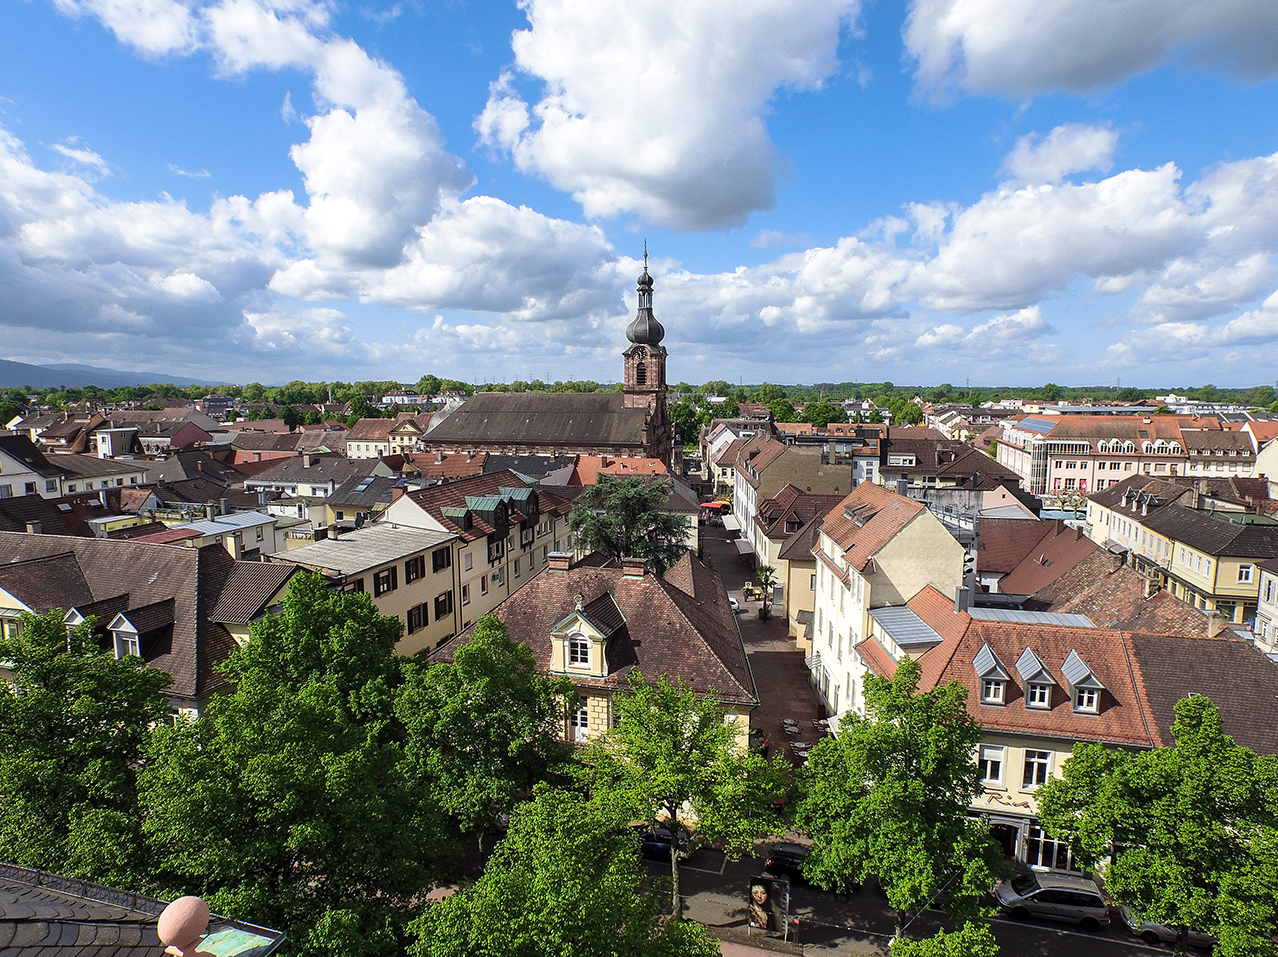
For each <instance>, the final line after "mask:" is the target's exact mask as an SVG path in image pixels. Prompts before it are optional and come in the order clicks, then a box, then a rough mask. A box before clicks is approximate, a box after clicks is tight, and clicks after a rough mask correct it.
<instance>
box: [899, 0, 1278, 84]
mask: <svg viewBox="0 0 1278 957" xmlns="http://www.w3.org/2000/svg"><path fill="white" fill-rule="evenodd" d="M1276 36H1278V5H1276V4H1274V3H1272V2H1271V0H1209V2H1204V0H1033V2H1025V0H913V2H912V3H911V6H910V13H909V17H908V19H907V21H906V26H905V43H906V47H907V49H908V51H909V53H910V55H911V56H912V57H914V59H915V60H916V61H917V70H916V72H915V79H916V82H917V84H918V86H919V88H920V89H921V90H922V91H923V92H925V93H926V94H928V95H931V96H934V97H937V96H943V95H944V94H945V92H946V91H947V90H950V89H953V88H956V87H957V88H961V89H964V90H966V91H968V92H972V93H989V94H996V95H1001V96H1011V97H1023V96H1033V95H1035V94H1038V93H1044V92H1048V91H1053V90H1071V91H1075V92H1081V91H1087V90H1096V89H1103V88H1106V87H1111V86H1114V85H1116V84H1119V83H1121V82H1123V81H1124V80H1126V79H1128V78H1130V77H1133V76H1136V75H1139V74H1141V73H1145V72H1147V71H1149V70H1152V69H1154V68H1155V67H1157V66H1159V65H1160V64H1162V63H1165V62H1168V61H1177V60H1180V61H1187V62H1194V63H1199V64H1202V65H1205V66H1208V67H1211V68H1214V69H1223V70H1225V71H1227V72H1231V73H1235V74H1240V75H1243V76H1247V77H1250V78H1253V79H1261V78H1268V77H1271V76H1274V75H1275V73H1278V43H1276V42H1275V37H1276Z"/></svg>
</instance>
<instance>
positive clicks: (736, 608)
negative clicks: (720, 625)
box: [728, 595, 741, 612]
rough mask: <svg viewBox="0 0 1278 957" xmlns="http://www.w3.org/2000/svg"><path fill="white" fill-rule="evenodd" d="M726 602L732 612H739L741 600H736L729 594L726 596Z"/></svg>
mask: <svg viewBox="0 0 1278 957" xmlns="http://www.w3.org/2000/svg"><path fill="white" fill-rule="evenodd" d="M728 604H729V605H731V606H732V610H733V611H734V612H739V611H740V610H741V602H739V601H737V600H736V599H735V598H733V597H732V596H731V595H729V596H728Z"/></svg>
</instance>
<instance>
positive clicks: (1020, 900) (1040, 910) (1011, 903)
mask: <svg viewBox="0 0 1278 957" xmlns="http://www.w3.org/2000/svg"><path fill="white" fill-rule="evenodd" d="M994 897H995V899H996V900H997V901H998V904H999V906H1000V907H1002V908H1003V910H1004V911H1005V912H1006V913H1007V914H1008V915H1009V916H1011V917H1013V918H1015V919H1017V920H1024V919H1025V918H1026V917H1044V918H1047V919H1048V920H1063V921H1069V922H1071V923H1075V924H1081V925H1082V926H1083V928H1084V929H1086V930H1099V929H1100V928H1101V927H1103V926H1105V925H1107V924H1108V923H1109V903H1108V901H1106V899H1105V895H1104V893H1102V891H1101V889H1100V888H1099V887H1097V886H1096V882H1095V881H1094V880H1092V879H1091V878H1090V877H1083V876H1082V875H1081V874H1058V873H1054V872H1053V873H1046V874H1022V875H1021V876H1019V877H1014V878H1012V879H1011V880H1010V881H1001V882H1000V883H999V884H998V885H997V886H996V887H995V888H994Z"/></svg>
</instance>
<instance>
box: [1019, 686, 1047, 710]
mask: <svg viewBox="0 0 1278 957" xmlns="http://www.w3.org/2000/svg"><path fill="white" fill-rule="evenodd" d="M1025 706H1026V707H1028V708H1042V709H1046V708H1050V707H1051V706H1052V686H1051V685H1047V684H1038V683H1032V684H1030V686H1029V687H1028V688H1027V689H1026V692H1025Z"/></svg>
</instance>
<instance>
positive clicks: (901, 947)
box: [892, 921, 998, 957]
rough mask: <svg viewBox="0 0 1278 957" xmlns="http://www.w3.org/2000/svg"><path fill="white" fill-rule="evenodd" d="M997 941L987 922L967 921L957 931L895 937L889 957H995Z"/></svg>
mask: <svg viewBox="0 0 1278 957" xmlns="http://www.w3.org/2000/svg"><path fill="white" fill-rule="evenodd" d="M997 954H998V941H997V940H995V939H994V932H993V931H991V930H990V927H989V924H986V923H983V922H982V923H977V922H976V921H967V922H966V923H965V924H963V926H962V927H960V928H959V929H958V930H954V931H949V932H948V933H947V932H946V931H943V930H938V931H937V932H936V935H935V936H933V937H925V938H923V939H922V940H905V939H902V940H898V941H896V942H895V943H893V945H892V957H996V955H997Z"/></svg>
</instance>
